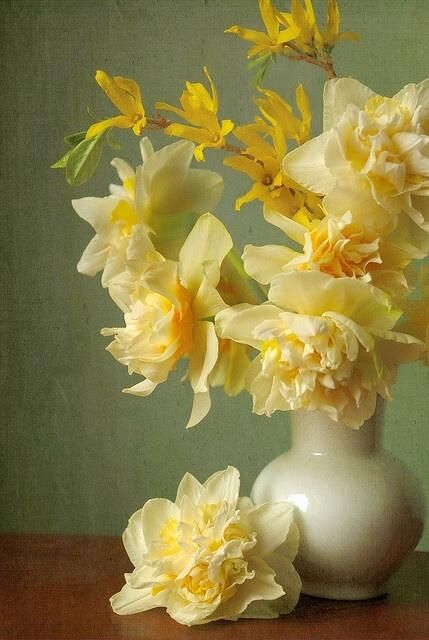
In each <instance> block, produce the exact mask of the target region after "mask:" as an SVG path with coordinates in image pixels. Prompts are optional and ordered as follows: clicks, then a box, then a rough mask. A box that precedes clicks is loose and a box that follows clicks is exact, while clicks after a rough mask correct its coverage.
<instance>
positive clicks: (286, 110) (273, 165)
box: [224, 86, 319, 218]
mask: <svg viewBox="0 0 429 640" xmlns="http://www.w3.org/2000/svg"><path fill="white" fill-rule="evenodd" d="M260 91H261V92H262V93H263V94H264V98H260V99H257V100H256V103H257V104H258V107H259V109H260V112H261V114H262V115H263V116H264V117H265V118H266V120H263V119H262V118H260V117H259V118H256V119H255V122H254V123H253V124H249V125H244V126H242V127H236V129H235V130H234V135H235V137H236V138H237V139H238V140H240V141H241V142H244V144H245V145H246V147H245V149H244V150H243V153H242V154H241V155H237V156H233V157H232V158H226V159H225V160H224V164H225V165H227V166H228V167H231V168H232V169H236V170H237V171H241V172H243V173H246V174H247V175H248V176H249V177H250V178H252V180H253V181H254V184H253V186H252V188H251V189H250V190H249V191H248V192H247V193H246V194H244V195H243V196H241V197H240V198H238V199H237V200H236V203H235V208H236V210H237V211H239V210H240V208H241V207H242V205H243V204H246V203H248V202H251V201H252V200H256V199H257V200H260V201H261V202H263V203H264V204H266V205H267V206H268V207H269V208H270V209H273V210H274V211H277V212H279V213H281V214H283V215H287V216H293V215H294V214H295V213H296V212H297V211H299V210H301V209H302V207H305V206H306V207H307V210H308V209H310V210H311V209H313V208H314V207H315V208H316V209H317V208H318V206H317V205H318V203H319V199H318V198H317V196H314V195H312V196H311V200H312V202H311V204H310V203H309V202H307V201H308V200H309V197H308V196H307V190H306V189H301V188H300V187H299V186H298V185H297V183H296V182H294V181H292V180H290V179H289V178H288V177H287V176H286V175H285V174H284V172H282V170H281V164H282V159H283V157H284V155H285V153H286V151H287V142H286V141H287V139H289V140H295V141H296V142H298V143H299V144H300V143H303V142H305V141H306V140H307V139H308V136H309V134H310V124H311V112H310V106H309V102H308V98H307V95H306V93H305V91H304V89H303V87H302V86H299V87H298V89H297V91H296V98H297V104H298V109H299V111H300V114H301V118H299V117H297V116H295V115H294V114H293V111H292V108H291V106H290V105H289V104H288V103H287V102H286V101H285V100H284V99H283V98H282V97H281V96H279V95H278V94H277V93H276V92H275V91H271V90H268V89H260ZM267 121H268V122H267ZM307 212H308V214H309V217H310V218H311V217H312V216H311V213H310V212H309V211H307ZM318 217H319V216H318Z"/></svg>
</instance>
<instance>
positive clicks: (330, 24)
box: [276, 0, 358, 54]
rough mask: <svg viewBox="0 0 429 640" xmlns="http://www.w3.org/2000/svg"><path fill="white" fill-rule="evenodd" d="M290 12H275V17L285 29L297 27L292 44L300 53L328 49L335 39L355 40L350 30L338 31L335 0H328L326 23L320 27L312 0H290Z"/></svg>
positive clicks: (338, 14)
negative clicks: (302, 1)
mask: <svg viewBox="0 0 429 640" xmlns="http://www.w3.org/2000/svg"><path fill="white" fill-rule="evenodd" d="M290 5H291V10H290V13H284V12H281V11H278V12H276V16H277V19H278V20H279V22H280V23H281V24H282V25H283V26H284V27H285V28H286V29H288V28H289V29H292V28H295V29H299V35H298V37H297V38H295V40H294V44H295V46H296V47H297V49H299V51H301V52H302V53H306V54H314V52H317V51H330V50H331V49H332V48H333V47H334V45H335V43H336V42H337V40H345V39H349V40H357V39H358V36H357V34H356V33H353V32H352V31H345V32H343V33H341V32H340V10H339V8H338V2H337V0H328V11H327V18H326V25H325V28H324V29H321V28H320V27H319V26H318V24H317V21H316V16H315V13H314V8H313V3H312V0H304V5H302V4H301V2H300V0H291V3H290Z"/></svg>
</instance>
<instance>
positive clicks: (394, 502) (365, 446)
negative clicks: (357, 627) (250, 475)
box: [251, 407, 425, 600]
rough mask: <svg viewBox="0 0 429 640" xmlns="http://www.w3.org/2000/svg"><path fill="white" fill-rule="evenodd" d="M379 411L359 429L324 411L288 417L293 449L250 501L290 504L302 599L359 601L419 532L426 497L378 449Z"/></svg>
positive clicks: (265, 475)
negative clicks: (296, 530)
mask: <svg viewBox="0 0 429 640" xmlns="http://www.w3.org/2000/svg"><path fill="white" fill-rule="evenodd" d="M381 418H382V408H381V407H379V408H378V411H377V412H376V413H375V414H374V416H373V417H372V418H371V419H370V420H368V421H367V422H366V423H365V424H364V425H363V426H362V427H361V429H359V430H353V429H350V428H349V427H346V426H345V425H344V424H341V423H336V422H333V421H332V420H331V419H330V418H328V417H327V416H326V415H325V414H324V413H322V412H316V411H311V412H310V411H296V412H293V413H292V419H291V429H292V447H291V448H290V450H289V451H287V452H286V453H284V454H282V455H280V456H279V457H278V458H276V459H275V460H273V461H272V462H271V463H270V464H268V465H267V466H266V467H265V469H263V471H262V472H261V473H260V475H259V476H258V478H257V479H256V482H255V484H254V486H253V489H252V494H251V495H252V498H253V500H254V501H255V502H258V503H259V502H265V501H267V500H272V501H275V502H276V501H284V500H285V501H288V502H290V503H292V504H294V505H295V512H296V521H297V524H298V526H299V529H300V549H299V552H298V556H297V558H296V561H295V566H296V568H297V571H298V572H299V574H300V576H301V579H302V582H303V589H302V591H303V593H305V594H308V595H314V596H319V597H324V598H332V599H338V600H363V599H369V598H374V597H377V596H379V595H382V594H384V593H386V591H387V587H386V582H387V580H388V578H389V577H390V576H391V575H392V573H393V572H394V571H395V570H396V569H397V568H398V567H399V566H400V564H401V562H402V560H403V559H404V557H405V556H406V555H407V553H408V552H409V551H411V550H412V549H414V548H415V546H416V545H417V543H418V541H419V539H420V536H421V534H422V531H423V525H424V518H425V500H424V494H423V492H422V490H421V488H420V486H419V484H418V483H417V480H416V478H415V477H414V475H413V474H412V473H411V472H410V471H409V470H408V469H407V468H406V467H405V466H404V465H403V464H402V463H401V462H400V461H399V460H397V459H395V458H393V457H392V456H390V455H388V454H387V453H385V452H384V451H383V450H382V448H381V443H380V427H381Z"/></svg>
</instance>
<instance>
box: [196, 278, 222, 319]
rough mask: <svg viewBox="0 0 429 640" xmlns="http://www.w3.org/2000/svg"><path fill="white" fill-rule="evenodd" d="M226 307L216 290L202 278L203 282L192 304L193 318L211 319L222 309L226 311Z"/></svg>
mask: <svg viewBox="0 0 429 640" xmlns="http://www.w3.org/2000/svg"><path fill="white" fill-rule="evenodd" d="M226 306H227V305H226V304H225V302H224V301H223V300H222V298H221V296H220V294H219V292H218V290H217V289H215V288H214V287H213V286H212V285H211V284H210V283H209V281H208V280H207V278H206V277H203V281H202V282H201V285H200V287H199V289H198V291H197V294H196V296H195V298H194V300H193V303H192V313H193V315H194V318H195V319H196V320H204V318H211V317H212V316H215V315H216V314H217V313H219V312H220V311H222V309H226Z"/></svg>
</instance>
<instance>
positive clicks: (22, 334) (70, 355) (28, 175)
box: [0, 0, 429, 548]
mask: <svg viewBox="0 0 429 640" xmlns="http://www.w3.org/2000/svg"><path fill="white" fill-rule="evenodd" d="M341 5H342V8H343V18H344V27H345V28H347V29H353V30H355V31H358V32H359V33H360V34H361V36H362V41H361V43H360V44H358V45H356V44H352V43H342V44H340V45H339V46H338V48H337V50H336V54H335V56H336V66H337V70H338V72H339V74H340V75H347V74H350V75H354V76H355V77H357V78H359V79H360V80H362V81H363V82H365V83H367V84H369V85H370V86H372V87H373V88H374V89H375V90H378V91H380V92H381V93H385V94H387V95H389V94H391V93H394V92H395V91H396V90H397V89H399V88H400V87H401V86H402V85H403V84H405V83H406V82H410V81H420V80H422V79H423V78H424V77H425V76H426V75H427V24H428V22H429V2H428V1H427V0H425V1H421V0H407V1H405V0H378V1H377V2H370V1H369V0H368V1H364V2H362V0H343V1H342V3H341ZM316 6H318V7H320V8H322V7H323V6H324V2H321V1H320V2H319V1H318V0H316ZM0 11H1V21H0V24H1V26H0V29H1V45H0V47H1V48H0V59H1V66H2V90H1V92H0V101H1V118H0V130H1V139H2V142H3V149H2V158H1V177H0V179H1V182H2V185H1V194H2V199H1V202H2V208H3V222H2V224H1V227H0V229H1V231H0V236H1V241H2V250H1V270H0V273H1V278H2V279H3V287H4V289H3V291H4V292H5V293H3V300H2V304H1V329H2V342H3V346H4V347H5V348H3V353H2V359H1V367H2V374H3V375H2V386H3V391H4V396H3V400H2V404H1V417H2V430H1V443H0V455H1V456H2V458H3V459H2V463H1V472H0V473H1V482H2V485H1V491H0V506H1V529H2V530H4V531H46V532H47V531H51V532H60V531H61V532H85V533H90V532H93V533H118V532H120V531H121V530H122V528H123V527H124V525H125V524H126V521H127V518H128V516H129V514H130V513H131V512H133V510H135V509H136V508H137V507H139V506H140V505H141V504H142V502H143V501H144V500H145V499H147V498H148V497H150V496H172V495H173V493H174V489H175V487H176V485H177V482H178V480H179V479H180V477H181V476H182V474H183V473H184V472H185V471H186V470H189V471H192V472H194V473H196V474H197V475H198V476H200V477H201V478H204V477H205V476H207V475H208V474H209V473H211V472H213V471H214V470H216V469H219V468H221V467H223V466H225V465H226V464H228V463H230V464H234V465H236V466H238V467H239V468H240V469H241V472H242V478H243V484H244V489H245V490H248V489H249V487H250V485H251V482H252V480H253V478H254V477H255V475H256V474H257V472H258V471H259V470H260V469H261V468H262V467H263V466H264V464H265V463H266V462H267V461H269V460H270V459H272V458H273V457H274V456H275V455H276V454H278V453H279V452H281V451H282V450H284V449H285V447H286V446H287V445H288V441H289V440H288V432H287V428H286V424H287V418H286V416H285V415H284V414H280V413H279V414H277V415H275V416H274V417H273V418H272V419H271V420H268V419H266V418H258V417H256V416H252V415H251V413H250V399H249V397H247V396H246V395H243V396H242V397H240V398H239V399H237V400H229V399H226V398H225V397H223V396H222V394H221V393H215V394H214V396H215V398H214V409H213V410H212V412H211V413H210V415H209V417H208V418H207V419H206V420H205V422H204V423H203V424H202V425H200V426H199V427H198V428H197V429H195V430H192V431H191V432H185V430H184V424H185V421H186V419H187V416H188V413H189V410H190V403H191V397H190V394H189V393H188V391H187V389H185V387H184V386H183V385H182V383H181V382H180V375H179V374H180V372H178V374H177V375H175V376H174V380H172V381H171V382H170V383H169V384H167V385H164V386H163V387H162V388H160V389H158V390H157V392H156V393H155V394H154V395H153V396H152V397H150V398H147V399H145V400H142V399H138V398H133V397H130V396H125V395H123V394H121V393H120V390H121V388H122V387H124V386H126V385H128V384H129V380H128V377H127V373H126V371H125V369H124V368H122V367H121V366H120V365H119V364H118V363H117V362H116V361H114V360H113V358H112V357H111V356H110V355H109V354H108V353H107V352H105V351H104V346H105V345H106V340H105V339H104V338H102V337H101V336H100V335H99V330H100V328H101V327H103V326H115V324H117V323H118V322H120V314H119V313H118V311H117V310H116V309H115V308H114V306H113V304H112V303H111V301H110V299H109V298H108V296H107V294H106V293H105V292H104V291H103V290H102V289H101V287H100V285H99V282H98V279H89V278H86V277H84V276H80V275H79V274H78V273H77V272H76V262H77V260H78V258H79V257H80V254H81V252H82V250H83V248H84V246H85V245H86V243H87V242H88V240H89V238H90V237H91V230H90V228H89V227H88V226H87V225H85V223H84V222H83V221H81V220H80V219H78V217H77V216H76V215H75V214H74V212H73V210H72V209H71V206H70V204H69V200H70V198H71V197H80V196H83V195H87V194H92V195H103V194H104V193H106V188H107V185H108V183H109V181H110V180H111V179H112V178H113V171H112V169H111V168H110V166H109V164H108V159H107V158H105V159H104V160H103V163H102V166H101V168H100V171H99V172H98V174H97V177H96V178H95V179H94V180H93V181H91V183H90V184H89V185H85V186H84V187H80V188H75V189H73V190H72V189H70V188H68V187H67V186H66V184H65V180H64V177H63V174H62V173H61V172H54V171H52V170H50V169H49V165H50V164H51V163H52V162H53V161H54V160H56V159H57V157H58V156H59V155H60V154H61V153H62V148H63V147H62V143H61V141H62V136H63V135H64V133H70V132H72V131H76V130H79V129H83V128H85V127H86V126H87V125H88V123H89V120H88V117H87V115H86V107H87V105H91V106H92V107H93V108H96V109H98V110H102V109H103V108H105V107H106V103H105V102H104V101H103V98H102V96H101V92H100V91H99V90H98V88H97V87H96V85H95V82H94V81H93V72H94V70H95V69H97V68H102V69H105V70H107V71H109V72H110V73H113V74H122V75H125V76H130V77H134V78H135V79H136V80H137V81H138V82H139V83H140V84H141V86H142V90H143V97H144V101H145V104H146V105H147V107H148V109H149V108H150V106H151V105H152V104H153V102H154V101H155V100H156V99H161V98H162V99H164V100H166V101H169V102H175V101H176V99H177V97H178V95H179V94H180V92H181V90H182V85H183V83H184V81H185V79H190V80H198V79H199V78H200V77H201V67H202V65H203V63H206V64H208V66H209V68H210V70H211V72H212V73H213V76H214V78H215V79H216V82H217V84H218V86H219V89H220V94H221V103H222V113H223V114H224V117H231V118H232V119H234V120H235V121H241V122H246V121H250V119H251V118H252V117H253V116H252V114H253V107H252V103H251V100H250V97H251V89H250V82H249V76H248V75H247V74H246V71H245V51H246V45H245V44H244V43H243V42H242V41H239V40H238V39H237V38H235V37H233V36H230V35H223V33H222V32H223V30H224V29H225V28H226V27H227V26H229V25H231V24H234V23H239V24H245V25H246V26H252V25H253V26H255V27H256V26H257V25H258V17H257V9H256V2H253V0H205V1H203V0H180V2H177V1H174V0H158V1H157V2H153V1H150V0H117V1H113V0H68V2H58V1H56V0H39V1H37V0H9V1H5V0H1V1H0ZM299 81H303V82H304V83H305V85H306V87H307V88H309V90H310V95H311V98H312V105H313V108H314V111H315V114H316V116H315V123H314V129H313V130H314V132H315V133H317V132H318V131H319V129H320V109H321V90H322V85H323V81H324V77H323V74H322V72H320V71H319V70H318V69H316V68H307V67H306V66H305V65H303V64H302V63H296V64H294V65H293V64H288V63H286V62H284V63H283V64H280V65H278V66H276V67H275V68H274V69H273V70H272V71H270V72H269V75H268V78H267V81H266V85H267V86H271V87H272V88H275V89H277V90H279V91H281V92H283V93H284V94H285V95H286V96H287V97H291V96H292V93H293V89H294V87H295V86H296V84H297V83H298V82H299ZM131 138H132V136H130V135H129V136H127V135H124V136H123V140H124V149H123V151H122V152H121V153H122V155H124V157H128V158H129V159H130V160H132V161H133V162H136V160H137V152H136V148H135V145H133V144H132V143H134V142H135V140H132V139H131ZM155 143H156V144H161V143H162V137H158V138H156V137H155ZM221 155H222V154H221V153H220V152H213V153H208V154H207V156H208V157H209V163H208V164H209V166H210V167H211V168H216V167H219V168H220V166H221V164H220V156H221ZM225 175H226V190H225V195H224V198H223V200H222V203H221V206H220V215H221V216H222V217H223V219H224V220H225V221H226V222H227V224H228V226H229V227H230V228H231V229H232V232H233V235H234V237H235V240H236V242H237V244H238V245H239V246H242V245H243V244H244V243H245V242H248V241H253V242H255V243H256V244H262V243H263V242H264V241H269V242H272V241H275V240H276V238H278V237H279V236H277V233H276V230H275V229H270V228H267V227H268V225H265V224H263V223H262V220H261V215H260V213H259V211H258V208H257V207H253V208H251V207H248V208H246V209H243V212H242V214H240V215H239V216H238V215H236V214H234V213H233V212H232V211H233V201H234V197H235V195H237V194H238V193H241V192H243V191H244V190H245V187H246V186H247V181H246V180H245V179H241V178H240V177H239V176H238V175H235V174H234V175H232V173H231V172H229V173H227V172H226V171H225ZM5 300H6V305H5V304H4V301H5ZM428 383H429V371H428V370H423V368H421V367H409V368H408V369H404V370H403V371H402V373H401V376H400V381H399V383H398V384H397V386H396V389H395V394H396V395H395V400H394V402H393V403H392V404H391V406H390V407H389V410H388V415H387V425H386V434H385V442H386V446H387V447H388V448H389V449H390V450H391V451H393V452H394V453H395V454H397V455H398V456H399V457H400V458H401V459H402V460H404V461H405V462H407V463H408V464H409V465H411V466H412V467H413V468H414V469H415V470H416V472H417V473H418V474H419V476H420V477H421V479H422V480H423V481H424V482H426V488H427V490H428V491H429V479H428V474H427V471H428V462H427V449H428V447H429V432H428V429H427V421H428V409H429V402H428V396H427V388H428ZM423 544H424V545H426V548H428V547H429V531H428V532H427V535H426V538H425V540H424V543H423Z"/></svg>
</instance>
